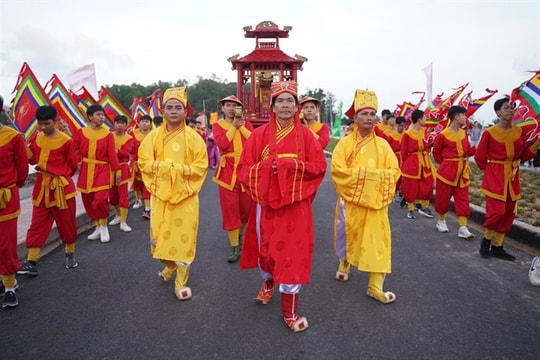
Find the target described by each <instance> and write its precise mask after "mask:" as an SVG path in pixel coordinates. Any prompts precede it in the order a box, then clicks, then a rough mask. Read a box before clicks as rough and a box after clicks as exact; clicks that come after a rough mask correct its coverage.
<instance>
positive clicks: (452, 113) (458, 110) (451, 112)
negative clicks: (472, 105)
mask: <svg viewBox="0 0 540 360" xmlns="http://www.w3.org/2000/svg"><path fill="white" fill-rule="evenodd" d="M466 112H467V109H465V108H464V107H463V106H458V105H454V106H450V109H448V117H449V118H450V121H454V119H455V118H456V116H458V115H459V114H465V113H466Z"/></svg>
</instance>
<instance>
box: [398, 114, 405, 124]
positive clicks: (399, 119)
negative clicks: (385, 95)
mask: <svg viewBox="0 0 540 360" xmlns="http://www.w3.org/2000/svg"><path fill="white" fill-rule="evenodd" d="M405 121H406V120H405V118H404V117H403V116H398V117H397V118H396V125H399V124H405Z"/></svg>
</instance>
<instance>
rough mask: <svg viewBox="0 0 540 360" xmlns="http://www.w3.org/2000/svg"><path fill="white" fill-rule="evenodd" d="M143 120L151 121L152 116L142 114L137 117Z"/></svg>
mask: <svg viewBox="0 0 540 360" xmlns="http://www.w3.org/2000/svg"><path fill="white" fill-rule="evenodd" d="M143 120H146V121H150V122H152V117H151V116H150V115H143V116H141V117H140V118H139V121H143Z"/></svg>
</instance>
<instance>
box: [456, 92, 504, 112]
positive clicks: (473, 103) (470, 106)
mask: <svg viewBox="0 0 540 360" xmlns="http://www.w3.org/2000/svg"><path fill="white" fill-rule="evenodd" d="M486 92H487V93H488V94H487V95H485V96H482V97H479V98H478V99H474V100H470V101H469V102H468V103H467V106H464V108H465V109H467V112H466V113H465V116H467V117H471V116H472V115H473V114H474V113H475V112H476V110H478V109H480V106H482V105H484V104H485V103H486V101H488V100H489V98H491V97H492V96H493V95H495V94H496V93H497V92H498V90H491V89H488V88H486ZM471 93H472V91H471ZM469 94H470V93H469Z"/></svg>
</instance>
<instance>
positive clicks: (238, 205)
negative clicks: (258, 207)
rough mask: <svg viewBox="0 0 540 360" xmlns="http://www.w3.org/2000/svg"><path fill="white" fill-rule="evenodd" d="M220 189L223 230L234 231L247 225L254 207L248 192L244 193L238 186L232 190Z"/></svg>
mask: <svg viewBox="0 0 540 360" xmlns="http://www.w3.org/2000/svg"><path fill="white" fill-rule="evenodd" d="M218 188H219V204H220V206H221V215H222V217H223V230H226V231H228V230H234V229H238V228H240V226H241V225H242V224H246V223H247V221H248V218H249V214H250V212H251V207H252V206H253V200H251V197H250V196H249V195H248V193H247V192H245V191H244V192H242V190H241V189H240V185H239V184H237V185H236V186H235V187H234V188H233V189H232V190H227V189H225V188H223V187H221V186H218Z"/></svg>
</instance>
